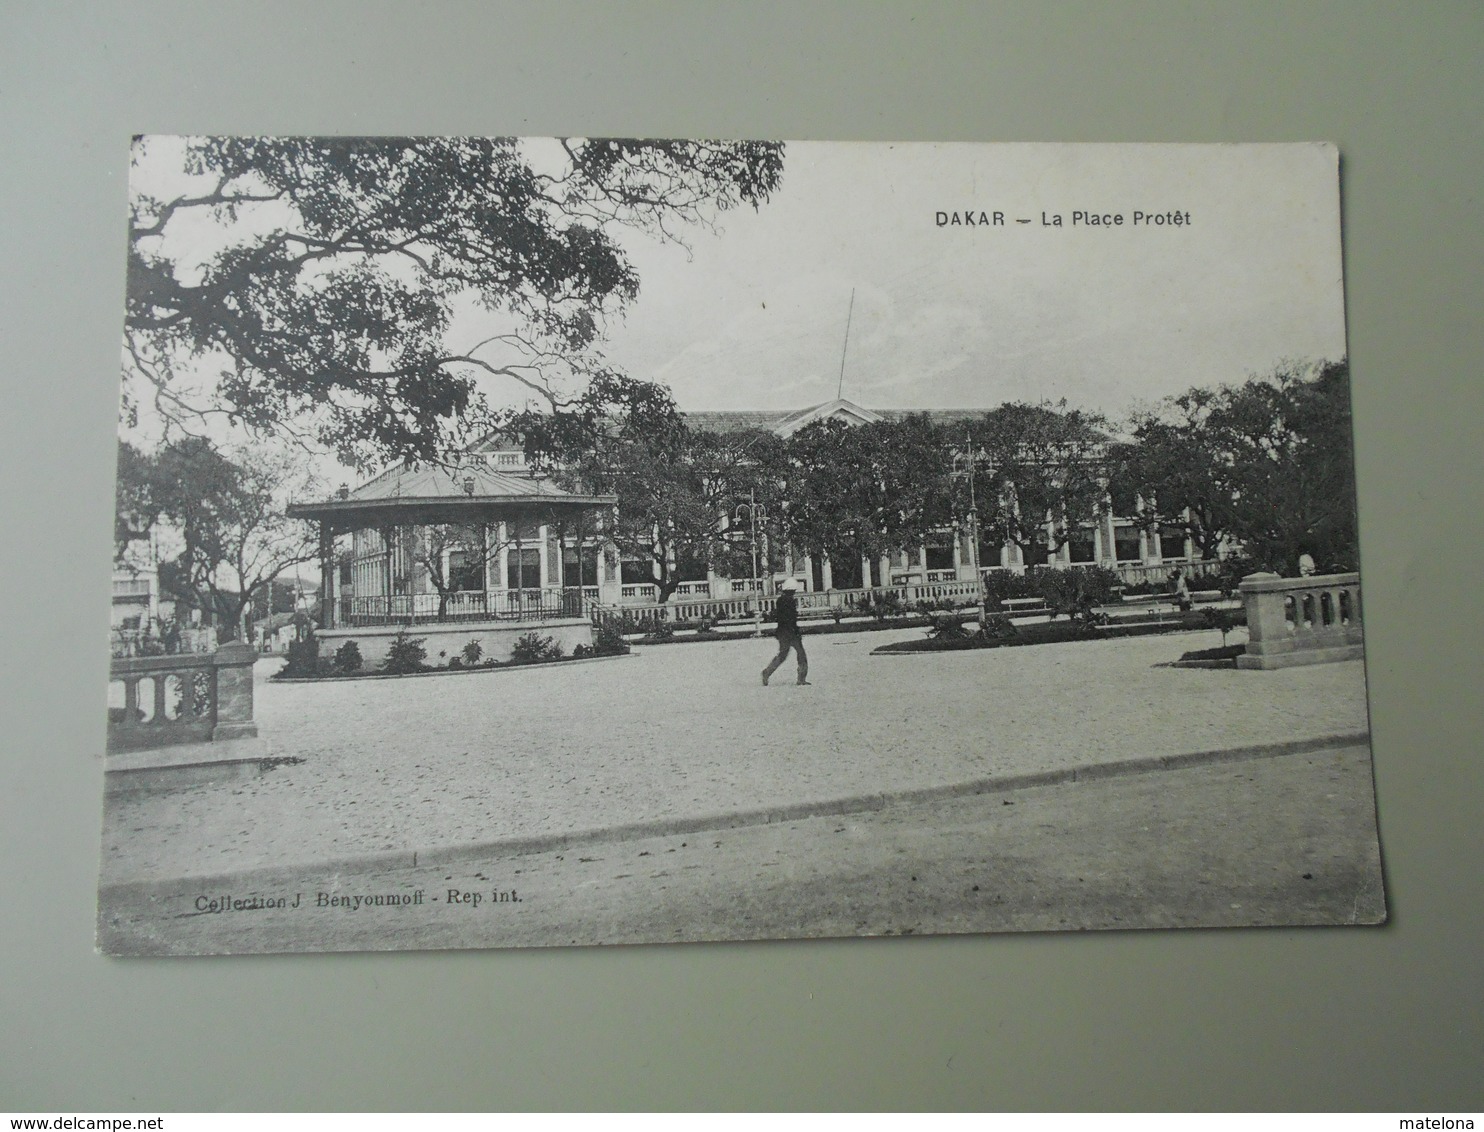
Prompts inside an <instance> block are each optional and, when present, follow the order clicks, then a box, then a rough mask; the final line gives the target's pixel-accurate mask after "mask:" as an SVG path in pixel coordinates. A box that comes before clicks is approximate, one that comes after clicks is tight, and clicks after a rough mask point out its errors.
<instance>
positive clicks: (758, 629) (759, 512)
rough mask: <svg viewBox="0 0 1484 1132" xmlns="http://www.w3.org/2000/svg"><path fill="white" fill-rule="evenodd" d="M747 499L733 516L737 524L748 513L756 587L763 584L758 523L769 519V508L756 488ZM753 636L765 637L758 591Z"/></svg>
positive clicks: (753, 600) (755, 601)
mask: <svg viewBox="0 0 1484 1132" xmlns="http://www.w3.org/2000/svg"><path fill="white" fill-rule="evenodd" d="M747 498H748V501H747V502H746V503H739V504H737V508H736V510H735V511H733V512H732V514H733V515H734V516H735V517H736V519H737V522H739V523H740V522H741V521H742V512H743V511H744V510H745V511H746V512H747V520H748V523H749V525H750V528H751V531H750V535H749V539H748V542H749V544H750V545H751V547H752V581H753V585H755V586H756V585H761V584H762V583H761V579H759V578H758V572H757V568H758V562H757V521H758V517H759V516H762V518H764V519H766V518H767V517H768V511H767V508H765V507H762V506H760V505H759V504H758V501H757V489H756V488H753V489H752V490H751V491H749V492H748V493H747ZM752 635H753V636H754V637H761V636H762V635H763V609H762V605H761V604H760V602H759V599H758V591H756V590H754V591H753V594H752Z"/></svg>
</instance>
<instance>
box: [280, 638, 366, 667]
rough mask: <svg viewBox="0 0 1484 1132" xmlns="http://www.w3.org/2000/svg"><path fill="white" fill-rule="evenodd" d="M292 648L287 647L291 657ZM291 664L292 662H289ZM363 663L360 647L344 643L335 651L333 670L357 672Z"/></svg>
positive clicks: (352, 643)
mask: <svg viewBox="0 0 1484 1132" xmlns="http://www.w3.org/2000/svg"><path fill="white" fill-rule="evenodd" d="M293 652H294V646H293V645H292V644H291V645H289V655H290V656H291V657H292V656H293ZM290 663H292V661H290ZM364 663H365V661H364V660H362V659H361V646H360V645H358V644H356V643H355V642H354V641H346V642H345V643H344V644H343V645H341V646H340V647H339V648H338V649H336V650H335V668H336V670H337V671H339V672H359V671H360V670H361V665H362V664H364Z"/></svg>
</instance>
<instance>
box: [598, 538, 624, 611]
mask: <svg viewBox="0 0 1484 1132" xmlns="http://www.w3.org/2000/svg"><path fill="white" fill-rule="evenodd" d="M598 601H599V603H600V604H602V605H621V604H622V603H623V571H622V569H620V567H619V555H618V547H617V545H615V544H614V543H613V542H612V541H611V540H607V541H604V543H603V544H602V547H601V548H600V550H599V552H598Z"/></svg>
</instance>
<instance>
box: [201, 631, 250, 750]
mask: <svg viewBox="0 0 1484 1132" xmlns="http://www.w3.org/2000/svg"><path fill="white" fill-rule="evenodd" d="M255 659H256V654H255V653H254V652H253V649H252V646H251V645H248V644H244V643H243V642H241V641H234V642H232V643H230V644H226V645H223V646H222V647H221V648H219V649H217V650H216V655H215V656H214V657H213V658H212V664H213V665H214V666H215V669H216V726H215V728H214V729H213V730H212V733H211V737H212V739H213V740H217V739H255V738H257V734H258V725H257V723H255V722H254V721H253V685H252V673H253V661H254V660H255Z"/></svg>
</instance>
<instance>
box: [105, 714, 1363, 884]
mask: <svg viewBox="0 0 1484 1132" xmlns="http://www.w3.org/2000/svg"><path fill="white" fill-rule="evenodd" d="M1370 741H1371V736H1370V732H1368V731H1359V732H1353V733H1350V734H1345V735H1325V736H1320V737H1318V738H1314V739H1293V740H1288V741H1286V742H1283V743H1264V744H1257V745H1253V746H1246V747H1227V748H1222V749H1220V750H1214V751H1194V752H1190V753H1188V754H1181V755H1150V756H1146V757H1144V758H1136V759H1122V760H1119V761H1117V762H1109V763H1095V764H1093V765H1091V766H1081V767H1067V768H1064V769H1061V770H1048V771H1033V772H1030V773H1027V774H1014V775H1006V776H1001V777H987V778H978V779H972V780H970V781H968V782H958V783H949V784H947V785H943V786H924V787H918V788H916V789H912V790H897V791H890V792H884V793H871V794H853V795H848V796H846V797H842V798H830V799H823V800H819V801H813V802H795V803H791V804H789V805H784V806H765V807H757V808H754V809H750V810H736V811H731V812H726V813H714V814H704V815H698V816H694V817H684V818H657V819H653V820H650V821H635V822H624V823H621V824H619V825H612V826H602V827H598V828H595V829H585V830H572V831H569V832H566V833H544V834H532V835H528V836H525V837H508V838H497V839H492V840H489V841H478V842H470V843H467V844H462V845H447V846H441V847H435V848H432V849H423V850H417V849H390V850H384V851H382V852H378V853H363V854H359V855H355V856H350V857H341V858H338V859H335V860H328V861H313V862H307V863H300V864H293V863H289V864H282V865H263V866H259V867H257V868H252V869H243V870H238V871H235V872H225V873H211V874H205V875H201V876H195V875H190V876H183V877H170V878H163V879H158V878H157V879H148V880H122V881H117V882H115V883H112V884H107V885H104V884H101V883H100V884H99V886H98V892H99V895H100V896H101V895H102V894H103V893H105V892H107V893H120V892H126V891H131V890H133V891H138V890H145V889H155V888H158V887H160V886H161V885H170V884H186V883H190V884H212V883H223V882H228V881H236V882H239V883H241V882H244V881H250V880H252V879H254V878H266V877H271V876H276V875H279V874H282V873H283V872H285V871H290V870H291V871H295V872H325V873H357V872H369V871H391V870H396V869H411V868H418V867H420V866H424V865H451V864H458V863H460V862H463V861H468V860H471V859H479V858H484V857H491V856H499V857H527V856H532V855H534V854H537V853H549V852H552V851H554V850H558V849H583V848H588V847H590V846H597V845H609V844H613V843H615V842H621V841H631V840H637V839H639V838H647V837H669V836H673V835H677V834H690V833H704V832H707V831H709V830H718V829H739V828H744V827H747V826H758V825H774V824H776V823H778V822H786V821H801V820H804V819H806V818H815V817H833V816H840V815H844V814H853V813H873V812H876V811H879V810H884V809H886V808H887V807H888V806H895V805H912V804H914V803H923V802H936V801H944V800H947V799H949V798H962V797H966V796H969V795H973V794H1004V793H1009V792H1011V791H1015V790H1027V789H1031V788H1033V787H1038V786H1060V785H1065V784H1068V783H1077V782H1097V781H1101V780H1103V779H1109V778H1123V777H1127V776H1131V775H1136V774H1149V773H1152V772H1155V771H1162V770H1184V769H1187V768H1190V767H1199V766H1213V765H1217V764H1220V763H1231V762H1245V761H1248V760H1252V759H1266V758H1280V757H1282V756H1285V755H1302V754H1309V753H1311V752H1314V751H1328V750H1336V749H1338V748H1341V747H1354V746H1360V745H1364V744H1369V743H1370Z"/></svg>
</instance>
